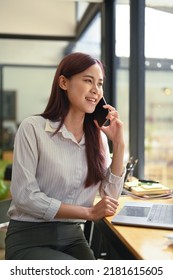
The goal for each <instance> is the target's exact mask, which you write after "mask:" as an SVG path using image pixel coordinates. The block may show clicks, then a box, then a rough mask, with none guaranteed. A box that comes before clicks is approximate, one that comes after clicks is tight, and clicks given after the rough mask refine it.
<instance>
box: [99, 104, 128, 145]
mask: <svg viewBox="0 0 173 280" xmlns="http://www.w3.org/2000/svg"><path fill="white" fill-rule="evenodd" d="M104 108H105V109H108V110H109V113H108V115H107V119H108V120H109V121H110V123H109V125H108V126H102V127H100V126H99V125H98V122H97V121H96V120H94V122H95V124H96V125H97V127H98V128H99V129H100V130H101V131H103V132H104V133H105V134H106V135H107V137H108V138H109V140H111V141H112V142H113V144H121V143H124V136H123V123H122V121H121V120H120V118H119V114H118V112H117V111H116V109H115V108H114V107H112V106H111V105H109V104H106V105H104Z"/></svg>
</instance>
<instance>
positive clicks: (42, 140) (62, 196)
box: [8, 116, 124, 222]
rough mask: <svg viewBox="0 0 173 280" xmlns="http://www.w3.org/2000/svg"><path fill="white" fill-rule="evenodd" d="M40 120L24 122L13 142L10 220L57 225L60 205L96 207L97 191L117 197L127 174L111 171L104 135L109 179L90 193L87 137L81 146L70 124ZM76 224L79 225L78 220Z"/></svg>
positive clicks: (94, 186)
mask: <svg viewBox="0 0 173 280" xmlns="http://www.w3.org/2000/svg"><path fill="white" fill-rule="evenodd" d="M58 124H59V123H58V122H51V121H49V120H46V119H44V118H43V117H41V116H32V117H28V118H26V119H25V120H23V122H22V123H21V125H20V127H19V129H18V131H17V134H16V137H15V142H14V159H13V170H12V181H11V194H12V198H13V200H12V204H11V206H10V209H9V211H8V214H9V217H10V218H11V219H14V220H19V221H38V222H41V221H57V219H55V218H54V217H55V215H56V214H57V212H58V209H59V207H60V205H61V202H64V203H67V204H74V205H81V206H85V207H91V206H92V205H93V202H94V199H95V197H96V194H97V192H98V191H99V193H100V195H101V197H102V196H104V195H109V196H112V197H114V198H118V197H119V196H120V194H121V192H122V187H123V181H124V175H123V176H122V177H118V176H115V175H114V174H112V173H111V171H110V164H111V158H110V154H109V147H108V142H107V137H106V135H105V134H104V133H101V136H102V139H103V146H104V150H105V157H106V173H105V174H106V179H104V180H103V181H102V182H99V183H97V184H96V185H93V186H91V187H88V188H85V179H86V176H87V159H86V152H85V136H83V137H82V139H81V141H80V142H79V143H78V142H77V141H76V139H75V137H74V136H73V134H72V133H71V132H69V131H68V130H67V129H66V127H65V125H63V126H62V128H61V129H60V130H59V132H58V133H56V134H54V132H55V130H56V129H57V127H58ZM75 221H76V220H75Z"/></svg>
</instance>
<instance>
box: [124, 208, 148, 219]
mask: <svg viewBox="0 0 173 280" xmlns="http://www.w3.org/2000/svg"><path fill="white" fill-rule="evenodd" d="M150 209H151V208H150V207H140V206H136V207H133V206H124V207H123V209H122V210H121V211H120V212H119V215H120V216H131V217H147V216H148V214H149V211H150Z"/></svg>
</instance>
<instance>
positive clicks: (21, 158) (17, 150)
mask: <svg viewBox="0 0 173 280" xmlns="http://www.w3.org/2000/svg"><path fill="white" fill-rule="evenodd" d="M36 135H37V134H36V129H35V127H34V124H33V123H32V122H30V121H28V119H26V120H24V121H23V122H22V124H21V125H20V127H19V129H18V132H17V134H16V137H15V143H14V159H13V170H12V181H11V194H12V198H13V203H14V204H15V207H16V209H17V210H19V211H20V212H24V213H26V214H29V215H31V216H33V217H35V218H36V219H43V220H52V219H53V218H54V216H55V215H56V213H57V211H58V209H59V207H60V204H61V202H60V201H58V200H56V199H54V198H51V197H48V196H47V195H46V194H45V193H43V192H41V191H40V188H39V185H38V183H37V180H36V172H37V163H38V160H39V149H38V143H37V136H36Z"/></svg>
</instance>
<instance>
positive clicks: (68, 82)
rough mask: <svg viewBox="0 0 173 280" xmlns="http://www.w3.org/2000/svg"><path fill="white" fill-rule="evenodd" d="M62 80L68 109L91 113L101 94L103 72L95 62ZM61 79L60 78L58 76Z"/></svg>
mask: <svg viewBox="0 0 173 280" xmlns="http://www.w3.org/2000/svg"><path fill="white" fill-rule="evenodd" d="M61 77H62V81H63V83H64V85H65V88H63V89H65V90H66V92H67V93H66V94H67V96H68V99H69V101H70V110H73V111H75V112H82V113H92V112H93V111H94V110H95V107H96V105H97V103H98V102H99V100H100V99H101V97H102V96H103V73H102V70H101V68H100V66H99V65H98V64H97V63H96V64H94V65H92V66H91V67H89V68H87V69H86V70H85V71H83V72H81V73H79V74H76V75H74V76H72V78H70V79H67V78H65V77H64V76H61ZM60 79H61V78H60Z"/></svg>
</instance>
